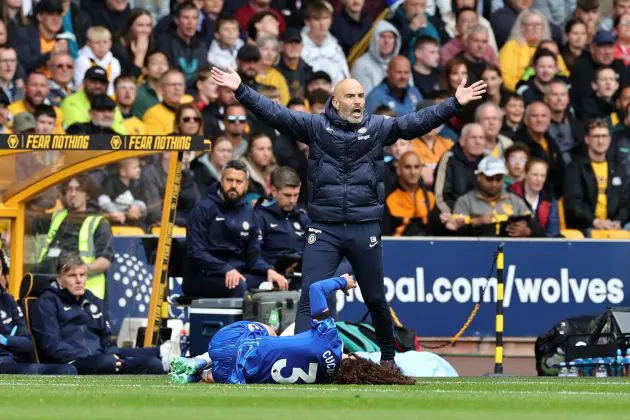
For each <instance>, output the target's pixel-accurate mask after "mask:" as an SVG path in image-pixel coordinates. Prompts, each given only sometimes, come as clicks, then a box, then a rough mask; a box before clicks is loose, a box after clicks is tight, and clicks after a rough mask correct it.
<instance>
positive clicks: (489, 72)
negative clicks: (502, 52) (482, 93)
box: [481, 64, 508, 106]
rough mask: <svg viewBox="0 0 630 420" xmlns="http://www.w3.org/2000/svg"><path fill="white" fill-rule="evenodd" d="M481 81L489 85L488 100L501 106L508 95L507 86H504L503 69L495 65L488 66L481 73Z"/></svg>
mask: <svg viewBox="0 0 630 420" xmlns="http://www.w3.org/2000/svg"><path fill="white" fill-rule="evenodd" d="M481 79H482V80H483V81H484V82H486V85H488V87H487V90H486V96H487V100H488V101H490V102H493V103H494V104H495V105H497V106H501V103H502V102H503V101H504V100H505V98H506V96H507V94H508V92H507V90H506V89H505V86H503V77H502V76H501V69H500V68H498V67H497V66H495V65H494V64H487V65H486V67H485V68H484V69H483V71H482V72H481Z"/></svg>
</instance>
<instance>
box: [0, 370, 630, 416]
mask: <svg viewBox="0 0 630 420" xmlns="http://www.w3.org/2000/svg"><path fill="white" fill-rule="evenodd" d="M628 397H630V380H626V379H624V378H621V379H620V378H610V379H607V380H606V379H595V378H588V379H568V378H516V377H505V378H498V379H497V378H451V379H419V380H418V382H417V384H416V385H415V386H406V387H403V386H338V385H312V386H309V385H290V386H289V385H245V386H230V385H206V384H190V385H170V383H169V381H168V378H167V377H166V376H163V377H140V376H126V377H123V376H118V377H113V376H112V377H103V376H101V377H63V378H62V377H43V376H39V377H34V376H21V377H20V376H7V375H0V420H5V419H27V418H41V419H116V420H118V419H134V420H144V419H150V420H153V419H161V418H167V419H174V420H175V419H177V420H179V419H183V420H188V419H196V418H203V419H207V420H210V419H213V420H214V419H216V420H218V419H221V420H223V419H225V420H237V419H247V420H267V419H269V420H307V419H318V420H337V419H339V420H354V419H356V420H372V419H375V420H376V419H379V420H380V419H383V420H406V419H425V420H433V419H448V420H457V419H467V420H469V419H484V420H486V419H501V420H511V419H532V420H533V419H536V420H539V419H571V420H579V419H617V420H618V419H628V418H630V400H629V398H628Z"/></svg>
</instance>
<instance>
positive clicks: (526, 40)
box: [499, 9, 551, 91]
mask: <svg viewBox="0 0 630 420" xmlns="http://www.w3.org/2000/svg"><path fill="white" fill-rule="evenodd" d="M550 38H551V32H550V30H549V23H548V22H547V18H545V16H544V15H543V14H542V13H540V12H539V11H538V10H535V9H526V10H524V11H522V12H521V13H520V14H519V15H518V18H517V19H516V22H515V23H514V26H513V27H512V33H511V35H510V38H509V40H508V42H506V43H505V45H504V46H503V48H501V51H499V63H500V67H501V69H502V70H503V82H504V83H505V87H506V88H507V89H509V90H511V91H514V89H516V84H517V83H518V81H519V80H520V79H521V77H522V76H523V73H524V72H525V69H526V68H527V67H528V66H529V64H530V62H531V59H532V57H533V56H534V53H535V52H536V48H537V47H538V44H539V43H540V42H541V41H542V40H545V39H550Z"/></svg>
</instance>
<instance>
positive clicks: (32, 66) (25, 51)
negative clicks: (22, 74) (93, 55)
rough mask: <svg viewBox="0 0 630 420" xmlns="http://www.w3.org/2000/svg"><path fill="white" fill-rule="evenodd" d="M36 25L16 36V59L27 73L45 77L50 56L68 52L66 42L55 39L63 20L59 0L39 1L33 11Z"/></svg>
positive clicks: (61, 5) (61, 6)
mask: <svg viewBox="0 0 630 420" xmlns="http://www.w3.org/2000/svg"><path fill="white" fill-rule="evenodd" d="M34 15H35V22H36V25H33V26H28V27H26V28H24V29H23V30H20V31H19V32H18V33H17V35H16V38H17V39H16V40H14V41H18V40H19V42H15V47H16V50H17V53H18V59H19V60H20V63H21V64H22V65H23V66H24V70H26V72H27V73H30V72H33V71H35V70H38V71H41V72H44V74H46V75H47V76H48V75H49V74H48V69H47V68H46V63H47V62H48V60H50V57H51V55H53V54H56V53H67V52H68V41H66V40H61V39H57V34H58V33H59V31H60V30H61V27H62V24H63V20H62V15H63V4H62V2H61V0H41V1H40V2H39V3H37V5H36V6H35V10H34Z"/></svg>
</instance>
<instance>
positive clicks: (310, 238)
mask: <svg viewBox="0 0 630 420" xmlns="http://www.w3.org/2000/svg"><path fill="white" fill-rule="evenodd" d="M316 240H317V236H315V234H314V233H311V234H310V235H308V239H307V240H306V242H308V244H309V245H313V244H314V243H315V241H316Z"/></svg>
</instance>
